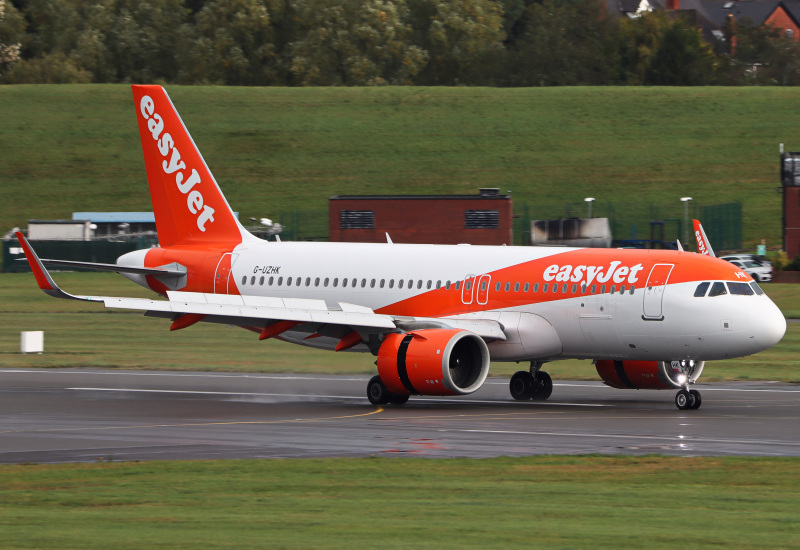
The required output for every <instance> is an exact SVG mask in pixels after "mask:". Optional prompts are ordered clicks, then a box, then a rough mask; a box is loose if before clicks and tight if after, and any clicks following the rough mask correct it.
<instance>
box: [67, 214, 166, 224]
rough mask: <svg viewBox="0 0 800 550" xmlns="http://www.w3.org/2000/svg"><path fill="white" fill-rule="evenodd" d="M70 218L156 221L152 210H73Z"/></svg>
mask: <svg viewBox="0 0 800 550" xmlns="http://www.w3.org/2000/svg"><path fill="white" fill-rule="evenodd" d="M72 219H73V220H76V221H77V220H91V221H93V222H95V223H96V222H100V223H156V216H155V214H153V213H152V212H73V213H72Z"/></svg>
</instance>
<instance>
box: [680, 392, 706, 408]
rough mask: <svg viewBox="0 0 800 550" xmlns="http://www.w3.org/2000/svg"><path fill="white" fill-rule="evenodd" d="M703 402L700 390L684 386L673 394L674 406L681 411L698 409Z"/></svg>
mask: <svg viewBox="0 0 800 550" xmlns="http://www.w3.org/2000/svg"><path fill="white" fill-rule="evenodd" d="M702 402H703V400H702V398H701V397H700V392H699V391H697V390H687V389H686V388H684V389H682V390H681V391H679V392H678V393H677V394H675V406H676V407H678V409H680V410H682V411H686V410H691V409H699V408H700V404H701V403H702Z"/></svg>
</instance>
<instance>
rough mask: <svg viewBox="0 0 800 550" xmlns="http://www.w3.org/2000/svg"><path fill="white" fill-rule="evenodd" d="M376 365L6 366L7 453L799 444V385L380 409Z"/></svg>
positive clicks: (761, 452) (614, 449)
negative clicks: (681, 396) (201, 369)
mask: <svg viewBox="0 0 800 550" xmlns="http://www.w3.org/2000/svg"><path fill="white" fill-rule="evenodd" d="M368 378H369V377H368V376H303V375H269V374H264V375H248V374H223V373H191V372H146V371H100V370H93V369H78V370H76V369H70V370H50V369H0V463H27V462H35V463H53V462H86V461H97V460H115V461H116V460H155V459H170V460H174V459H225V458H313V457H334V456H370V455H377V456H421V457H432V458H433V457H435V458H440V457H473V458H484V457H496V456H526V455H536V454H585V453H603V454H649V453H657V454H664V455H681V456H698V455H706V456H708V455H717V456H723V455H737V456H800V430H798V426H800V387H798V386H793V385H788V384H780V383H773V382H746V383H744V382H743V383H725V384H714V383H709V384H699V385H697V386H695V388H696V389H699V390H700V391H701V392H702V395H703V405H702V407H701V408H700V409H699V410H696V411H679V410H677V409H676V408H675V405H674V402H673V397H674V392H672V391H661V392H659V391H633V390H615V389H612V388H608V387H606V386H604V385H603V384H601V383H599V382H598V383H593V382H559V381H557V380H556V382H555V386H554V389H553V395H552V397H551V398H550V400H549V401H547V402H545V403H534V402H525V403H519V402H514V401H513V400H511V398H510V397H509V394H508V381H507V380H505V379H500V378H490V379H489V380H488V381H487V383H486V385H485V386H484V387H483V388H481V389H480V390H479V391H478V392H476V393H475V394H473V395H470V396H467V397H460V398H435V397H412V398H411V400H410V401H409V402H408V403H407V404H406V405H403V406H391V405H387V406H384V407H376V406H373V405H371V404H370V403H369V402H368V401H367V399H366V395H365V391H366V383H367V380H368Z"/></svg>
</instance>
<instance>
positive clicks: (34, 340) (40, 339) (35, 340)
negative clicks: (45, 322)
mask: <svg viewBox="0 0 800 550" xmlns="http://www.w3.org/2000/svg"><path fill="white" fill-rule="evenodd" d="M20 334H21V335H22V338H21V341H20V351H21V352H22V353H42V352H43V351H44V331H41V330H30V331H23V332H21V333H20Z"/></svg>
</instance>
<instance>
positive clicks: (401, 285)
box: [389, 279, 403, 288]
mask: <svg viewBox="0 0 800 550" xmlns="http://www.w3.org/2000/svg"><path fill="white" fill-rule="evenodd" d="M389 285H390V286H389V288H391V283H389ZM397 288H403V279H400V280H399V281H397Z"/></svg>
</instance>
